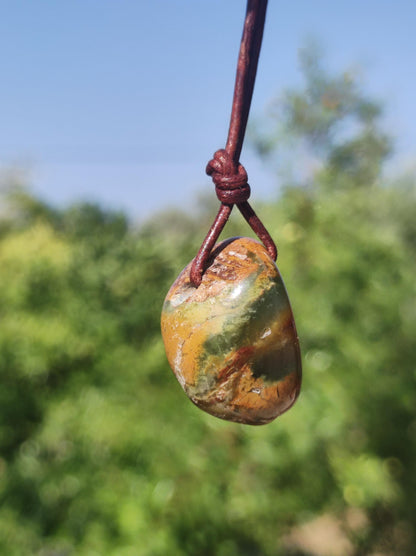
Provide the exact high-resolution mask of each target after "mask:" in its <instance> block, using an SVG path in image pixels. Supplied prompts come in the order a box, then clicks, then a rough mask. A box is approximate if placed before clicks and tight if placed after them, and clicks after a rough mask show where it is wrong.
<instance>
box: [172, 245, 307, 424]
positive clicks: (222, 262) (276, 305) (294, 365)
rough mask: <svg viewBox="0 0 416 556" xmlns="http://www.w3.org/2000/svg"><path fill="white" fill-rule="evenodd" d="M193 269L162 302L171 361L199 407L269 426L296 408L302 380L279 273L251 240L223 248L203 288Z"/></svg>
mask: <svg viewBox="0 0 416 556" xmlns="http://www.w3.org/2000/svg"><path fill="white" fill-rule="evenodd" d="M191 264H192V263H190V264H189V265H188V266H187V267H186V268H185V269H184V270H183V271H182V273H181V274H180V275H179V276H178V278H177V279H176V281H175V282H174V284H173V285H172V287H171V289H170V290H169V292H168V294H167V296H166V299H165V302H164V305H163V311H162V336H163V341H164V344H165V349H166V354H167V358H168V361H169V364H170V366H171V367H172V370H173V372H174V373H175V375H176V378H177V379H178V381H179V382H180V384H181V386H182V387H183V389H184V390H185V392H186V394H187V395H188V396H189V398H190V399H191V400H192V401H193V402H194V403H195V404H196V405H197V406H198V407H200V408H201V409H203V410H205V411H207V412H208V413H210V414H212V415H215V416H216V417H219V418H221V419H227V420H229V421H236V422H239V423H246V424H251V425H260V424H265V423H268V422H270V421H272V420H273V419H275V418H276V417H277V416H278V415H281V414H282V413H283V412H284V411H286V410H287V409H289V408H290V407H291V406H292V405H293V403H294V402H295V400H296V398H297V396H298V394H299V390H300V384H301V375H302V372H301V358H300V350H299V341H298V337H297V333H296V327H295V322H294V319H293V314H292V309H291V307H290V303H289V299H288V296H287V293H286V289H285V286H284V284H283V281H282V279H281V277H280V274H279V271H278V269H277V267H276V265H275V263H274V262H273V261H272V259H271V258H270V257H269V255H268V253H267V251H266V249H265V248H264V247H263V245H262V244H260V243H259V242H257V241H255V240H253V239H250V238H233V239H230V240H226V241H224V242H222V243H220V244H219V245H218V246H217V247H216V248H215V249H214V251H213V253H212V255H211V258H210V261H209V265H208V268H207V270H206V271H205V273H204V276H203V279H202V283H201V285H200V286H198V287H194V286H193V285H191V283H190V279H189V272H190V268H191Z"/></svg>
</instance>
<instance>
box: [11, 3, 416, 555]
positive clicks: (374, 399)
mask: <svg viewBox="0 0 416 556" xmlns="http://www.w3.org/2000/svg"><path fill="white" fill-rule="evenodd" d="M0 7H1V9H2V17H1V18H0V47H1V48H0V53H1V54H0V64H1V66H0V69H1V71H2V77H3V86H2V88H1V90H0V114H1V131H2V133H1V136H0V181H1V201H0V376H1V388H0V552H1V553H2V554H7V555H10V556H21V555H29V554H30V555H32V554H33V555H36V556H73V555H81V556H84V555H85V556H102V555H104V556H106V555H113V556H165V555H167V554H169V555H172V556H187V555H202V556H212V555H215V556H216V555H219V556H234V555H235V556H237V555H238V556H280V555H289V556H290V555H292V556H295V555H297V556H359V555H372V556H398V555H399V556H400V555H406V556H407V555H409V556H410V555H412V556H413V555H414V554H415V552H416V536H415V525H416V523H415V522H416V517H415V516H416V501H415V500H416V478H415V468H416V383H415V380H416V371H415V356H416V348H415V336H416V295H415V294H416V291H415V290H416V286H415V271H416V257H415V254H416V253H415V251H416V218H415V214H416V175H415V166H414V161H415V155H416V132H415V127H414V124H413V122H414V121H416V107H415V104H414V102H413V98H414V89H415V83H414V76H413V74H412V71H411V68H412V57H413V53H414V51H415V47H416V45H415V41H416V38H415V35H414V33H413V30H412V29H413V24H412V22H413V21H414V20H415V16H416V7H414V5H413V3H412V2H410V1H408V2H406V1H404V0H401V1H398V2H395V3H394V6H393V4H392V3H390V2H383V1H381V2H380V1H379V2H375V1H373V0H369V1H368V2H365V4H364V5H363V4H362V3H358V2H354V1H352V2H346V1H345V2H344V1H340V2H338V3H330V2H325V1H323V0H321V1H318V2H314V3H313V5H312V3H308V2H306V1H299V2H294V3H291V5H290V6H288V5H284V6H283V5H282V4H280V5H279V4H278V3H277V2H274V1H272V2H271V3H270V6H269V11H268V18H267V21H266V31H265V38H264V43H263V50H262V55H261V61H260V64H259V77H258V82H257V85H256V89H255V95H254V100H253V112H252V118H251V121H250V129H249V132H248V137H247V145H246V147H245V149H244V151H243V154H242V162H243V164H244V166H245V167H246V169H247V171H248V174H249V181H250V184H251V186H252V191H253V195H252V198H253V205H254V207H255V209H256V211H257V213H258V214H259V215H260V216H261V218H262V220H263V221H264V223H265V224H266V226H267V227H268V229H269V231H270V232H271V234H272V236H273V237H274V238H275V240H276V243H277V245H278V247H279V253H280V255H279V259H278V264H279V268H280V270H281V272H282V275H283V277H284V279H285V281H286V285H287V289H288V292H289V295H290V298H291V300H292V305H293V309H294V312H295V316H296V321H297V327H298V332H299V336H300V341H301V347H302V353H303V365H304V383H303V389H302V393H301V396H300V398H299V400H298V402H297V403H296V405H295V406H294V407H293V409H291V410H290V411H289V412H288V413H287V414H285V415H283V416H282V417H280V418H279V419H278V420H276V421H275V422H273V423H272V424H270V425H267V426H263V427H249V426H243V425H236V424H230V423H226V422H222V421H220V420H218V419H215V418H213V417H211V416H209V415H206V414H204V413H203V412H201V411H200V410H198V409H197V408H196V407H194V406H193V405H192V404H191V403H190V402H189V401H188V399H187V398H186V396H185V394H184V393H183V392H182V390H181V388H180V386H179V384H178V383H177V382H176V379H175V378H174V376H173V374H172V373H171V371H170V369H169V368H168V365H167V362H166V359H165V355H164V351H163V346H162V342H161V338H160V331H159V316H160V309H161V305H162V302H163V299H164V296H165V294H166V292H167V290H168V289H169V286H170V284H171V283H172V281H173V280H174V279H175V277H176V275H177V274H178V273H179V271H180V270H181V269H182V268H183V266H185V264H187V263H188V262H189V260H190V259H191V258H192V257H193V256H194V255H195V253H196V251H197V249H198V247H199V245H200V242H201V241H202V239H203V236H204V234H205V232H206V230H207V228H208V226H209V225H210V223H211V221H212V219H213V216H214V214H215V210H216V206H217V201H216V199H215V194H214V193H213V187H212V185H211V184H209V181H208V179H207V178H206V177H205V176H204V174H203V170H204V167H205V164H206V162H207V161H208V160H209V158H210V157H211V155H212V153H213V152H214V151H215V150H216V149H217V148H219V147H222V146H223V144H224V141H225V138H226V133H227V126H228V118H229V110H230V105H231V96H232V87H233V80H234V72H235V62H236V57H237V52H238V46H239V39H240V36H241V28H242V22H243V17H244V10H245V5H244V2H243V1H242V0H241V1H240V0H239V1H237V0H232V1H231V0H230V1H229V2H228V1H227V3H225V5H224V2H220V1H219V0H214V1H212V2H200V3H195V2H194V3H190V2H185V1H182V0H178V1H177V2H176V1H175V2H168V1H167V0H165V1H162V0H156V1H155V2H152V3H150V2H132V1H129V0H126V1H125V2H120V3H117V5H116V3H114V2H109V1H108V2H107V1H105V2H98V1H96V0H91V1H87V2H77V1H76V2H71V3H69V2H61V3H59V4H56V3H53V2H50V1H49V0H45V1H44V2H42V3H32V4H27V3H25V2H21V1H19V0H17V1H16V2H13V3H11V2H6V1H3V2H2V1H0ZM311 37H315V38H311ZM316 37H317V38H316ZM225 233H226V235H230V236H232V235H251V231H250V230H249V229H248V228H247V226H246V225H245V224H244V223H243V222H242V218H241V217H239V215H238V214H237V212H236V214H235V215H233V218H232V220H231V222H230V223H229V224H228V225H227V228H226V232H225Z"/></svg>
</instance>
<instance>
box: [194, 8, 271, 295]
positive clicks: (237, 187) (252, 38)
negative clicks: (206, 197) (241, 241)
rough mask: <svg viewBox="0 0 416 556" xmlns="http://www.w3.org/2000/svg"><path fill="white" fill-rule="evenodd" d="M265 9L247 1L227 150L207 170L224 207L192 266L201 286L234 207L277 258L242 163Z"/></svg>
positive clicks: (211, 161) (219, 153)
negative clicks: (254, 206)
mask: <svg viewBox="0 0 416 556" xmlns="http://www.w3.org/2000/svg"><path fill="white" fill-rule="evenodd" d="M266 9H267V0H247V10H246V18H245V23H244V29H243V36H242V39H241V46H240V53H239V56H238V63H237V74H236V80H235V87H234V98H233V105H232V110H231V119H230V127H229V131H228V138H227V143H226V146H225V149H220V150H218V151H217V152H216V153H215V154H214V157H213V159H212V160H210V162H209V163H208V165H207V169H206V172H207V174H208V175H210V176H211V177H212V180H213V182H214V184H215V191H216V194H217V197H218V199H219V200H220V202H221V206H220V209H219V211H218V214H217V216H216V218H215V220H214V223H213V224H212V226H211V228H210V230H209V232H208V234H207V235H206V237H205V239H204V241H203V243H202V245H201V248H200V249H199V251H198V254H197V256H196V257H195V259H194V262H193V264H192V267H191V272H190V280H191V283H192V284H193V285H195V286H199V284H200V283H201V281H202V275H203V273H204V270H205V268H206V265H207V262H208V258H209V256H210V254H211V251H212V248H213V247H214V245H215V243H216V242H217V240H218V237H219V235H220V234H221V232H222V230H223V228H224V226H225V224H226V223H227V220H228V218H229V216H230V214H231V211H232V208H233V206H234V205H235V204H236V205H237V207H238V208H239V210H240V212H241V213H242V215H243V216H244V218H245V219H246V220H247V222H248V223H249V225H250V226H251V228H252V229H253V231H254V232H255V233H256V234H257V236H258V238H259V239H260V240H261V241H262V242H263V244H264V246H265V247H266V249H267V251H268V253H269V255H270V257H271V258H272V259H273V260H276V258H277V249H276V246H275V244H274V242H273V239H272V238H271V237H270V235H269V233H268V231H267V230H266V228H265V227H264V225H263V224H262V222H261V220H260V219H259V218H258V216H257V215H256V214H255V212H254V211H253V209H252V208H251V206H250V204H249V203H248V198H249V197H250V186H249V184H248V183H247V172H246V171H245V169H244V167H243V166H242V165H241V164H240V162H239V159H240V154H241V149H242V147H243V141H244V135H245V131H246V127H247V121H248V115H249V112H250V105H251V99H252V96H253V89H254V83H255V80H256V72H257V63H258V59H259V54H260V48H261V42H262V38H263V29H264V22H265V19H266Z"/></svg>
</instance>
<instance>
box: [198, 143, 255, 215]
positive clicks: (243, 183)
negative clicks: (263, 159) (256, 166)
mask: <svg viewBox="0 0 416 556" xmlns="http://www.w3.org/2000/svg"><path fill="white" fill-rule="evenodd" d="M206 173H207V174H208V175H209V176H211V178H212V181H213V182H214V184H215V192H216V194H217V197H218V199H219V200H220V201H221V203H224V204H226V205H234V204H240V203H244V202H245V201H247V199H248V198H249V197H250V186H249V184H248V183H247V179H248V178H247V172H246V170H245V168H244V166H243V165H242V164H240V163H238V164H237V165H236V164H235V163H234V161H233V159H232V157H231V156H230V155H229V154H228V152H227V151H226V150H225V149H220V150H218V151H217V152H216V153H215V154H214V158H213V159H212V160H210V161H209V162H208V164H207V168H206Z"/></svg>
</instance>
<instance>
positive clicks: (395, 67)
mask: <svg viewBox="0 0 416 556" xmlns="http://www.w3.org/2000/svg"><path fill="white" fill-rule="evenodd" d="M244 13H245V1H244V0H146V1H143V0H119V1H117V2H116V1H115V0H112V1H110V0H60V1H59V2H57V1H56V0H55V1H52V0H36V1H32V2H29V1H28V0H8V1H6V0H0V71H1V81H2V84H1V87H0V169H3V171H4V170H8V169H10V168H22V169H23V170H24V172H25V176H26V178H25V179H26V180H27V183H28V184H29V185H30V186H31V188H32V189H33V191H35V192H36V193H38V194H40V195H42V196H43V197H44V198H45V199H47V200H49V201H51V202H53V203H58V204H60V203H67V202H72V201H75V200H77V199H83V200H97V201H99V202H101V203H103V204H104V205H105V206H108V207H111V208H115V209H119V208H121V209H124V210H127V211H128V212H129V214H130V215H131V216H132V217H133V218H134V219H139V220H141V219H143V218H147V217H148V216H149V215H150V214H151V213H152V212H153V211H154V210H156V209H157V208H164V207H166V206H170V205H172V204H178V203H179V202H180V201H181V199H185V198H188V199H192V198H193V196H195V195H197V194H198V192H200V191H203V190H205V191H211V190H212V195H215V193H214V191H213V186H212V185H211V182H210V180H209V179H208V178H207V177H206V176H205V173H204V169H205V165H206V163H207V161H208V160H209V158H210V157H211V155H212V154H213V152H214V151H215V150H216V149H217V148H221V147H223V146H224V143H225V140H226V135H227V128H228V120H229V113H230V106H231V98H232V92H233V85H234V76H235V66H236V59H237V54H238V48H239V42H240V37H241V31H242V24H243V18H244ZM415 26H416V2H414V0H396V1H394V2H393V0H389V1H387V0H378V1H376V0H364V1H363V0H361V1H357V0H350V1H344V0H338V1H336V2H334V1H326V0H325V1H324V0H315V1H313V2H312V1H310V0H309V1H307V0H298V1H296V0H294V1H293V2H277V1H276V0H269V8H268V15H267V20H266V28H265V35H264V41H263V48H262V53H261V58H260V63H259V68H258V78H257V83H256V87H255V91H254V98H253V104H252V112H251V115H252V117H253V118H254V117H255V116H256V115H260V114H261V113H262V111H263V110H264V108H265V107H266V105H267V103H268V102H269V101H270V100H271V99H272V98H273V97H274V96H275V95H276V94H277V93H279V92H280V91H282V90H283V89H284V88H286V87H292V86H296V85H297V84H299V83H300V81H301V79H300V74H299V68H298V62H297V54H298V50H299V48H300V47H301V46H302V45H303V44H304V42H305V38H306V37H308V36H314V37H316V38H318V39H319V40H320V41H321V43H322V45H323V47H324V48H325V50H326V52H327V61H328V65H329V67H330V68H332V69H334V70H336V71H340V70H343V69H346V68H347V67H349V66H352V65H357V64H360V65H361V66H362V67H363V68H364V74H365V87H366V89H367V90H368V91H369V92H370V93H372V94H373V95H374V96H375V97H376V98H379V99H381V100H382V101H385V103H386V122H385V124H386V128H387V130H388V131H389V132H390V133H392V135H393V136H395V137H397V138H398V143H397V147H398V156H397V157H396V161H395V163H396V164H397V165H399V166H400V165H406V164H408V163H409V161H410V160H412V159H416V103H415V101H414V98H415V90H416V83H415V80H416V77H415V71H414V56H415V53H416V33H415V32H414V29H415ZM241 162H242V163H243V164H244V166H245V167H246V169H247V172H248V175H249V181H250V184H251V186H252V191H253V193H252V195H253V197H252V198H253V201H255V199H256V196H257V197H258V198H268V197H269V198H270V197H273V196H275V195H276V191H277V187H278V183H277V182H276V178H275V177H274V175H273V174H272V173H271V172H270V171H267V169H266V168H264V167H263V165H262V164H261V162H260V161H259V160H258V159H257V158H256V157H255V156H254V154H253V153H252V152H251V151H250V149H249V147H245V148H244V149H243V153H242V157H241ZM210 188H211V189H210ZM190 202H191V201H190V200H188V206H189V204H190Z"/></svg>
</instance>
